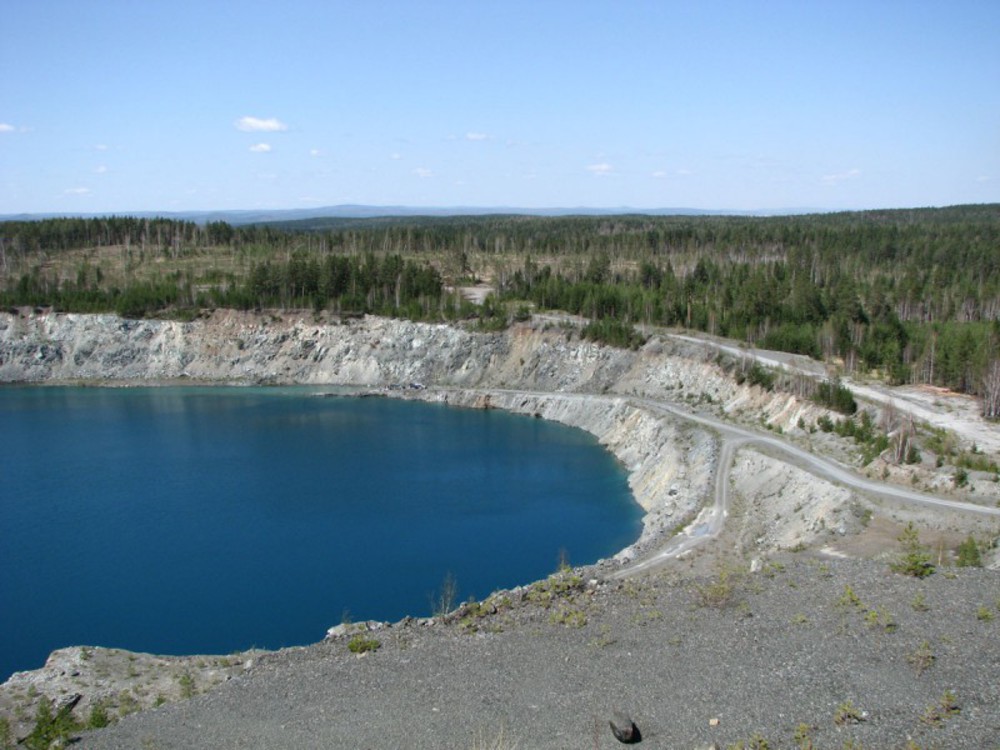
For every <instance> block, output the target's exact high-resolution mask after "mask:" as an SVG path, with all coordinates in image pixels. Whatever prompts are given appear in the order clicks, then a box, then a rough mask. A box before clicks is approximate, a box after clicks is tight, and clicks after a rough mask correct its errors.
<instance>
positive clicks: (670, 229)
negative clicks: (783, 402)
mask: <svg viewBox="0 0 1000 750" xmlns="http://www.w3.org/2000/svg"><path fill="white" fill-rule="evenodd" d="M112 246H114V247H121V248H124V249H125V250H126V251H131V250H134V249H137V248H138V249H140V250H141V251H142V253H141V254H140V256H139V257H140V258H145V259H146V260H144V261H143V262H145V263H147V264H148V263H149V259H150V258H156V259H158V261H157V262H159V261H160V260H164V261H170V260H172V259H176V260H183V259H184V258H185V257H187V256H188V255H193V254H199V253H200V254H208V255H209V256H210V255H211V254H212V253H221V252H223V251H224V252H228V253H232V254H236V255H238V256H239V257H240V258H241V259H242V260H241V263H240V264H239V265H237V266H234V267H233V268H230V269H229V270H227V271H226V273H224V274H223V273H221V272H217V273H216V274H215V275H214V276H205V277H203V278H193V277H192V276H191V275H190V272H189V271H188V272H186V273H187V274H188V275H186V276H185V275H184V274H182V273H181V272H180V270H174V271H170V272H159V271H157V272H156V273H154V274H153V275H152V276H151V277H145V278H142V279H139V278H138V277H137V278H136V279H131V280H126V281H121V280H120V279H119V280H117V281H114V282H112V281H109V280H108V279H107V278H105V279H102V278H101V272H102V269H101V267H100V266H98V267H96V268H94V267H88V266H86V265H84V266H81V267H80V268H78V269H77V271H76V273H75V276H74V274H72V273H67V272H66V270H65V269H63V271H62V272H61V275H60V274H58V273H56V272H55V271H53V268H55V267H58V263H59V258H60V257H61V256H62V255H65V254H67V253H70V252H71V251H73V250H74V249H78V248H81V247H82V248H107V247H112ZM476 274H479V275H484V276H488V277H491V278H492V280H493V282H494V285H495V287H496V289H497V298H496V299H493V300H490V302H489V304H487V305H486V306H484V307H482V308H478V310H477V311H475V312H474V311H472V310H471V309H470V307H469V306H468V305H467V304H463V303H462V302H461V301H460V300H458V299H457V297H455V296H454V295H452V294H449V293H448V292H446V291H445V289H446V286H447V285H448V282H449V281H450V282H452V283H454V282H456V281H459V280H461V277H463V276H466V275H468V276H474V275H476ZM0 280H2V284H3V291H2V296H0V300H2V301H3V303H4V304H8V305H15V304H32V305H42V304H54V305H56V306H57V307H61V308H63V309H77V310H82V311H95V310H99V309H114V310H117V311H119V312H121V313H122V314H130V315H138V314H150V313H151V312H154V311H161V310H164V309H175V310H177V309H196V308H198V307H199V306H202V307H208V306H229V307H238V308H262V307H268V306H278V307H313V308H316V309H330V310H335V311H339V312H358V313H360V312H377V313H380V314H387V315H404V316H408V317H419V318H423V319H426V318H448V317H455V316H471V315H477V316H478V317H479V318H480V320H481V322H483V323H485V324H488V326H489V327H491V328H496V327H499V326H502V325H503V324H504V323H505V322H506V321H508V320H509V319H510V318H511V317H512V315H511V314H510V312H509V311H512V310H516V311H518V313H517V314H518V315H520V316H521V317H523V314H524V310H525V309H527V308H528V307H534V308H535V309H546V310H565V311H567V312H571V313H575V314H579V315H583V316H586V317H587V318H589V319H590V320H591V325H590V326H589V327H588V330H587V335H588V336H591V337H594V338H597V339H600V340H605V341H608V342H610V343H614V344H616V345H624V346H636V345H638V344H639V343H640V342H641V336H639V335H637V334H635V333H634V330H633V326H642V325H664V326H680V327H686V328H691V329H696V330H700V331H705V332H708V333H712V334H717V335H721V336H726V337H730V338H733V339H736V340H739V341H743V342H746V343H747V344H748V345H750V346H756V347H761V348H768V349H778V350H782V351H789V352H796V353H800V354H805V355H808V356H811V357H815V358H820V359H832V358H837V359H840V360H842V361H843V363H844V365H845V367H846V369H847V370H848V371H849V372H853V371H856V370H863V371H871V370H877V371H879V372H881V373H883V374H884V375H885V376H886V377H888V378H889V379H890V380H892V381H893V382H896V383H904V382H910V383H932V384H936V385H942V386H946V387H949V388H953V389H956V390H959V391H964V392H968V393H974V394H977V395H981V396H983V397H984V398H986V397H987V396H988V391H989V386H988V384H989V383H990V382H992V381H993V380H1000V366H998V365H997V364H996V363H997V360H998V357H1000V205H997V204H990V205H981V206H956V207H951V208H944V209H915V210H894V211H870V212H843V213H835V214H815V215H807V216H781V217H733V216H646V215H641V216H640V215H628V216H567V217H529V216H502V215H496V216H476V217H467V216H466V217H387V218H382V219H319V220H315V219H314V220H306V221H302V222H289V223H285V224H281V225H259V226H241V227H234V226H231V225H229V224H225V223H223V222H211V223H208V224H205V225H198V224H195V223H193V222H185V221H176V220H171V219H146V218H134V217H109V218H101V219H52V220H45V221H38V222H6V223H2V224H0ZM991 379H992V380H991ZM998 400H1000V398H994V399H989V398H986V403H994V402H996V401H998ZM995 410H1000V404H997V406H996V407H995Z"/></svg>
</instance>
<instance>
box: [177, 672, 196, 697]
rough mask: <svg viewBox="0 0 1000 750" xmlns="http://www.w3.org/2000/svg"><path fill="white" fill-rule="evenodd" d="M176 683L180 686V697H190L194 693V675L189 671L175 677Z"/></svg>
mask: <svg viewBox="0 0 1000 750" xmlns="http://www.w3.org/2000/svg"><path fill="white" fill-rule="evenodd" d="M177 684H178V685H180V688H181V698H191V697H193V696H194V694H195V685H194V677H192V676H191V673H190V672H185V673H184V674H182V675H181V676H180V677H178V678H177Z"/></svg>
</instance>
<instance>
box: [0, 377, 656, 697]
mask: <svg viewBox="0 0 1000 750" xmlns="http://www.w3.org/2000/svg"><path fill="white" fill-rule="evenodd" d="M0 425H2V426H3V436H4V446H3V449H2V451H0V542H2V543H0V603H2V605H0V606H2V609H0V680H4V679H6V678H7V677H8V676H9V674H10V673H11V672H13V671H16V670H22V669H34V668H37V667H40V666H41V665H42V664H43V663H44V660H45V658H46V656H47V655H48V654H49V652H51V651H52V650H53V649H55V648H60V647H64V646H72V645H100V646H108V647H116V648H126V649H131V650H136V651H148V652H152V653H163V654H185V653H201V654H206V653H230V652H233V651H237V650H242V649H246V648H250V647H260V648H278V647H281V646H287V645H301V644H306V643H312V642H315V641H318V640H320V639H322V638H323V636H324V635H325V633H326V629H327V628H328V627H330V626H332V625H336V624H337V623H339V622H341V621H342V620H343V619H344V618H345V617H349V618H350V619H352V620H355V621H359V620H366V619H377V620H389V621H395V620H398V619H400V618H402V617H404V616H406V615H414V616H423V615H428V614H430V613H431V610H432V601H433V600H434V599H435V597H436V596H437V595H438V594H439V593H440V591H441V588H442V585H443V583H444V581H445V579H446V577H448V576H452V577H453V578H454V580H455V581H456V583H457V586H458V592H457V596H458V600H462V599H466V598H468V597H469V596H475V597H478V598H483V597H485V596H487V595H488V594H490V593H491V592H492V591H494V590H496V589H499V588H509V587H512V586H516V585H518V584H521V583H527V582H530V581H533V580H537V579H539V578H544V577H545V576H546V575H548V574H549V573H551V572H552V571H553V570H555V569H556V567H557V565H558V563H559V559H560V555H565V556H566V557H567V559H568V560H569V561H570V562H571V563H573V564H585V563H590V562H594V561H596V560H597V559H599V558H601V557H607V556H610V555H612V554H614V553H615V552H617V551H618V550H620V549H621V548H623V547H625V546H627V545H629V544H631V543H632V542H634V541H635V539H636V538H637V537H638V535H639V532H640V530H641V528H640V527H641V517H642V510H641V509H640V508H639V506H638V505H637V504H636V503H635V502H634V501H633V499H632V497H631V495H630V493H629V489H628V485H627V481H626V473H625V470H624V468H623V467H622V466H620V465H619V464H618V463H617V462H616V461H615V459H614V458H613V457H612V456H611V455H610V454H609V453H608V452H607V451H605V450H604V449H603V448H601V447H600V445H599V444H598V443H597V441H596V440H595V438H594V437H593V436H591V435H589V434H587V433H585V432H583V431H581V430H576V429H572V428H568V427H565V426H562V425H557V424H554V423H550V422H546V421H544V420H540V419H534V418H531V417H526V416H520V415H513V414H507V413H504V412H499V411H482V410H471V409H454V408H448V407H444V406H437V405H431V404H424V403H415V402H409V401H397V400H392V399H374V398H367V399H361V398H329V397H328V398H323V397H319V394H318V393H317V391H316V390H315V389H307V388H223V387H165V388H121V389H117V388H77V387H65V388H61V387H3V388H0ZM456 603H457V602H456Z"/></svg>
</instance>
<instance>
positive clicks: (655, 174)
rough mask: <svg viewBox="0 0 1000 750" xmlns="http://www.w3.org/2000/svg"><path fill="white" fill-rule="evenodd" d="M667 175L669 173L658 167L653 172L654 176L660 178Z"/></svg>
mask: <svg viewBox="0 0 1000 750" xmlns="http://www.w3.org/2000/svg"><path fill="white" fill-rule="evenodd" d="M666 176H667V173H666V172H664V171H663V170H662V169H657V170H656V171H655V172H653V177H656V178H658V179H659V178H662V177H666Z"/></svg>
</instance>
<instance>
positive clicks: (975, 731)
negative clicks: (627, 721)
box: [79, 553, 1000, 750]
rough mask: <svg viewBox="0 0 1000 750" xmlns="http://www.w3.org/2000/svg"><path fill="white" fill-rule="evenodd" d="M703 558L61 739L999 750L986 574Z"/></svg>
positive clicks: (317, 651)
mask: <svg viewBox="0 0 1000 750" xmlns="http://www.w3.org/2000/svg"><path fill="white" fill-rule="evenodd" d="M712 566H719V567H715V568H714V570H713V571H712V573H711V574H710V575H707V576H706V575H703V574H700V573H698V572H697V570H696V568H697V563H696V562H694V561H692V562H688V563H678V564H677V565H676V566H675V567H673V568H670V569H662V570H660V571H658V572H656V573H654V574H651V575H645V576H641V577H638V578H635V579H628V580H625V581H621V582H616V583H609V582H602V581H600V580H598V579H587V578H586V577H585V576H586V575H587V573H586V572H585V571H584V572H583V576H581V577H574V574H572V573H563V574H561V575H559V574H556V575H554V577H553V578H551V579H549V581H546V582H542V583H538V584H535V585H534V586H531V587H528V588H526V589H520V590H516V591H512V592H506V593H501V594H497V595H495V596H494V597H492V599H491V600H488V601H487V602H486V603H484V604H483V605H482V606H476V607H471V606H466V607H465V608H463V609H460V610H458V611H457V612H456V613H455V614H453V615H452V616H450V617H449V618H447V622H438V623H436V624H427V623H425V622H423V621H417V620H410V621H403V622H400V623H396V624H393V625H391V626H379V627H378V628H377V629H374V630H369V629H368V626H366V625H357V626H354V628H349V629H348V630H347V632H344V633H341V634H338V635H337V636H335V637H333V638H331V639H328V640H326V641H324V642H323V643H319V644H316V645H314V646H309V647H307V648H301V649H291V650H287V651H282V652H279V653H276V654H272V655H264V656H260V657H259V658H257V659H256V660H255V661H254V663H253V665H252V666H251V667H250V668H249V669H247V670H246V671H245V672H244V674H242V675H240V676H238V677H235V678H233V679H232V680H230V681H228V682H225V683H224V684H222V685H220V686H219V687H218V688H216V689H214V690H212V691H210V692H208V693H206V694H204V695H199V696H197V697H195V698H192V699H191V700H188V701H184V702H180V703H174V704H171V705H165V706H163V707H161V708H158V709H155V710H152V711H147V712H144V713H142V714H136V715H133V716H129V717H127V718H125V719H123V720H121V721H120V722H119V723H117V724H116V725H114V726H112V727H110V728H108V729H105V730H101V731H98V732H89V733H84V734H82V735H81V741H80V743H79V747H81V748H94V749H97V748H107V749H110V748H122V749H124V748H149V749H150V750H153V749H160V750H166V749H168V748H178V749H180V748H333V747H338V748H339V747H345V748H346V747H350V748H389V747H413V748H514V747H518V748H612V747H617V746H618V744H619V743H618V742H617V741H616V740H615V738H614V737H613V736H612V733H611V729H610V727H609V723H608V722H609V720H610V719H612V718H613V717H614V716H615V713H614V712H615V711H624V712H627V713H628V714H629V715H630V717H631V719H632V720H633V721H634V723H635V725H636V727H637V728H638V730H639V732H640V733H641V737H642V745H643V746H645V747H655V748H705V747H712V746H714V747H719V748H728V747H754V748H763V747H770V748H803V747H814V748H861V747H864V748H886V749H892V748H899V749H900V750H902V749H903V748H953V749H956V750H958V749H961V748H968V749H969V750H973V749H975V750H993V749H994V748H1000V682H998V681H997V680H996V674H997V673H998V670H1000V587H998V585H997V581H996V574H995V573H993V572H990V571H984V570H981V569H977V570H968V569H961V570H949V571H945V572H939V573H937V574H935V575H933V576H931V577H929V578H927V579H925V580H918V579H915V578H910V577H906V576H902V575H899V574H895V573H892V572H890V570H889V568H888V567H887V566H886V565H885V564H876V563H871V562H859V561H850V560H841V559H829V558H825V557H823V556H817V555H813V554H809V553H800V554H797V555H796V554H783V555H777V556H774V557H770V558H768V559H766V560H762V561H759V562H758V565H757V566H755V567H759V569H758V570H757V572H756V573H750V572H749V569H748V568H746V567H745V566H743V565H742V564H737V563H736V562H733V563H732V564H730V565H727V564H725V563H721V562H718V561H715V562H713V563H712ZM352 643H354V644H355V646H354V648H355V650H360V649H363V648H365V647H368V648H371V649H372V650H370V651H362V652H360V653H352V650H351V644H352ZM365 644H367V646H366V645H365ZM741 743H742V744H741ZM765 743H766V744H765ZM810 743H811V744H810ZM908 743H909V744H908Z"/></svg>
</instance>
